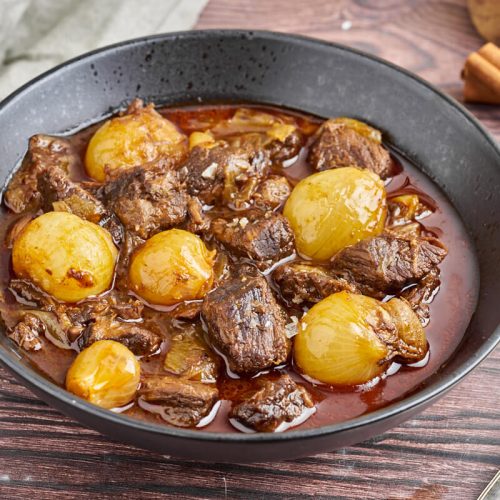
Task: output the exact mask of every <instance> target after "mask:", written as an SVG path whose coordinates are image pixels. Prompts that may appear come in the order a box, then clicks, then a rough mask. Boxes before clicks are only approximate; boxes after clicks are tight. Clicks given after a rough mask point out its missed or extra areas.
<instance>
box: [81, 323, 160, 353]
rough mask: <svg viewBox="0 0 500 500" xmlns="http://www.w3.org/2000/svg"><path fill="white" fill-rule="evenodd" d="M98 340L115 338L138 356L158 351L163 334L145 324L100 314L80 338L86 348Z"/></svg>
mask: <svg viewBox="0 0 500 500" xmlns="http://www.w3.org/2000/svg"><path fill="white" fill-rule="evenodd" d="M98 340H114V341H116V342H120V343H121V344H123V345H124V346H126V347H128V348H129V349H130V350H131V351H132V352H133V353H134V354H135V355H136V356H146V355H150V354H154V353H155V352H157V351H158V349H159V348H160V344H161V340H162V338H161V335H159V334H158V333H156V332H153V331H152V330H150V329H148V328H145V327H144V326H143V325H138V324H134V323H126V322H123V321H117V320H116V319H114V317H113V316H111V315H107V316H99V317H97V318H95V320H94V321H92V322H91V323H90V324H89V326H88V327H87V329H86V330H85V332H84V333H83V335H82V336H81V337H80V338H79V339H78V346H79V347H80V349H84V348H85V347H88V346H90V345H92V344H93V343H94V342H97V341H98Z"/></svg>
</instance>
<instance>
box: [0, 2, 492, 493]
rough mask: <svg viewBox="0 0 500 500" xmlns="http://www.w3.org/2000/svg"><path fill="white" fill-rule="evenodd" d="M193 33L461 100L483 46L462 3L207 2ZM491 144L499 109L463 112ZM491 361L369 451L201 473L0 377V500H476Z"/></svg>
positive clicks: (486, 453) (488, 460) (487, 424)
mask: <svg viewBox="0 0 500 500" xmlns="http://www.w3.org/2000/svg"><path fill="white" fill-rule="evenodd" d="M198 27H200V28H222V27H223V28H229V27H231V28H252V29H259V28H260V29H269V30H278V31H287V32H295V33H301V34H304V35H309V36H313V37H318V38H322V39H325V40H330V41H335V42H340V43H344V44H347V45H351V46H354V47H357V48H360V49H362V50H365V51H367V52H370V53H373V54H376V55H378V56H381V57H384V58H386V59H388V60H390V61H392V62H394V63H396V64H399V65H401V66H404V67H406V68H408V69H410V70H411V71H414V72H415V73H418V74H419V75H421V76H423V77H424V78H426V79H428V80H429V81H430V82H432V83H434V84H436V85H438V86H439V87H441V88H442V89H444V90H445V91H447V92H449V93H450V94H451V95H452V96H454V97H456V98H458V99H460V93H461V82H460V79H459V73H460V69H461V66H462V63H463V61H464V59H465V57H466V55H467V54H468V53H469V52H471V51H473V50H476V49H477V48H478V47H480V46H481V44H482V43H483V42H482V40H481V39H480V38H479V37H478V35H477V34H476V32H475V30H474V28H473V26H472V25H471V23H470V21H469V18H468V16H467V11H466V8H465V0H444V1H437V0H436V1H432V0H423V1H418V0H400V1H398V0H384V1H378V0H357V1H348V0H344V1H341V0H337V1H334V0H305V1H304V0H302V1H296V0H271V1H270V0H241V1H234V0H212V1H210V2H209V4H208V6H207V7H206V9H205V11H204V12H203V14H202V16H201V18H200V20H199V23H198ZM469 109H470V110H471V111H472V112H473V113H474V114H475V115H476V116H477V117H478V118H479V119H480V120H481V121H482V122H483V123H484V124H485V125H486V126H487V127H488V128H489V130H490V131H491V132H492V133H493V134H494V135H495V136H496V138H497V139H499V140H500V107H496V108H494V107H490V106H469ZM499 363H500V350H499V349H497V350H496V352H494V353H493V354H492V355H490V356H489V358H488V359H487V360H486V361H484V362H483V363H482V364H481V366H480V367H479V368H477V369H476V370H475V371H474V372H473V373H472V374H471V375H470V376H469V377H467V378H466V379H465V381H463V382H462V383H461V384H460V385H459V386H458V387H456V388H455V389H454V390H452V391H451V392H450V393H449V394H448V395H447V396H445V397H444V398H443V399H442V400H440V401H439V402H438V403H436V404H435V405H434V406H432V407H431V408H430V409H428V410H426V411H425V412H424V413H422V414H421V415H420V416H419V417H418V418H415V419H413V420H410V421H408V422H406V423H405V424H404V425H401V426H399V427H396V428H394V429H392V430H390V431H389V432H386V433H385V434H383V435H381V436H379V437H377V438H375V439H371V440H370V441H366V442H364V443H361V444H358V445H356V446H352V447H349V448H345V449H341V450H338V451H334V452H331V453H326V454H323V455H318V456H314V457H309V458H305V459H301V460H295V461H290V462H280V463H257V464H253V465H239V464H231V465H221V464H200V463H193V462H187V461H183V460H176V459H175V458H169V457H164V456H161V455H156V454H154V453H150V452H147V451H142V450H138V449H135V448H132V447H130V446H125V445H123V444H120V443H114V442H111V441H110V440H108V439H107V438H105V437H103V436H101V435H99V434H97V433H96V432H94V431H92V430H88V429H85V428H83V427H82V426H81V425H79V424H78V423H76V422H75V421H73V420H70V419H69V418H66V417H64V416H62V415H61V414H60V413H59V412H57V411H55V410H53V409H51V408H49V407H48V406H47V405H45V404H44V403H43V402H41V401H40V400H39V399H37V398H36V397H34V396H33V395H32V394H31V393H30V392H29V391H28V390H27V389H25V388H24V387H23V386H21V385H19V384H18V383H17V382H16V381H14V380H13V378H12V377H11V376H10V375H9V374H8V373H7V372H6V371H5V370H2V369H0V498H2V499H3V498H31V497H36V498H37V499H39V498H87V497H88V496H89V495H92V496H94V497H96V498H97V497H99V498H115V497H117V496H120V497H121V498H130V499H134V500H135V499H137V498H144V497H147V498H158V497H165V496H169V495H171V496H172V497H176V498H200V497H203V498H220V497H227V498H236V497H238V498H302V497H304V496H307V495H315V496H318V497H325V498H339V499H340V498H342V499H344V498H345V499H351V498H363V499H412V500H438V499H443V500H444V499H451V500H465V499H475V498H477V496H478V495H479V493H480V492H481V491H482V489H483V488H484V487H485V486H486V484H487V483H488V482H489V480H490V479H491V478H492V477H493V476H494V474H495V473H496V471H497V470H498V468H499V466H500V419H499V416H500V410H499V408H500V392H499V390H498V387H499V384H500V366H499Z"/></svg>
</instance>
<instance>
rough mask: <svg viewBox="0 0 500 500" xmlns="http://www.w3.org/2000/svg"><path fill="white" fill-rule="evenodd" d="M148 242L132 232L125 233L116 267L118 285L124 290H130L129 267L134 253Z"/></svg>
mask: <svg viewBox="0 0 500 500" xmlns="http://www.w3.org/2000/svg"><path fill="white" fill-rule="evenodd" d="M145 241H146V240H145V239H144V238H141V237H140V236H138V235H137V234H136V233H134V232H132V231H124V236H123V241H122V244H121V248H120V254H119V255H118V264H117V265H116V285H117V286H119V287H122V288H124V289H127V288H128V267H129V263H130V257H131V256H132V253H133V252H134V251H135V250H136V248H139V247H140V246H141V245H142V244H144V242H145Z"/></svg>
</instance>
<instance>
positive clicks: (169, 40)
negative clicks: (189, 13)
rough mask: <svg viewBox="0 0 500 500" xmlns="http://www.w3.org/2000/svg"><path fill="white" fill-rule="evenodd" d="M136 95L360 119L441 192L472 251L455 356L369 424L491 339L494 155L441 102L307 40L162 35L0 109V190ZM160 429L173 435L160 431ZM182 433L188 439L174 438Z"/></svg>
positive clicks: (447, 381) (367, 60)
mask: <svg viewBox="0 0 500 500" xmlns="http://www.w3.org/2000/svg"><path fill="white" fill-rule="evenodd" d="M136 96H139V97H142V98H144V99H146V100H152V101H154V102H156V103H161V104H173V103H182V102H219V101H226V102H227V101H237V102H242V101H252V102H260V103H268V104H275V105H281V106H286V107H288V108H293V109H298V110H302V111H304V112H307V113H312V114H316V115H321V116H329V115H332V116H333V115H341V116H342V115H346V116H352V117H355V118H360V119H363V120H366V121H368V122H370V123H372V124H374V125H376V126H377V127H378V128H380V129H382V130H383V131H384V132H385V133H386V135H387V136H388V138H389V141H390V143H391V144H392V145H394V146H395V147H396V148H397V149H399V150H400V151H403V152H404V153H405V155H406V156H407V157H408V158H409V159H410V160H411V161H413V162H414V163H415V164H417V165H419V166H421V168H422V170H423V171H424V172H425V173H426V174H427V175H428V176H430V177H431V178H432V179H433V180H434V181H435V182H436V183H437V184H438V185H439V186H440V187H441V188H442V189H443V190H444V192H445V193H446V194H447V196H448V197H449V199H450V200H451V202H452V203H453V205H454V206H455V207H456V209H457V210H458V212H459V213H460V214H461V217H462V220H463V222H464V224H465V226H466V228H467V230H468V231H469V234H470V235H471V237H472V238H473V241H474V243H475V246H476V250H477V257H478V262H479V272H480V283H481V284H480V292H479V302H478V308H477V311H476V314H475V315H474V317H473V318H472V321H471V323H470V325H469V328H468V330H467V332H466V334H465V336H464V340H463V342H462V344H461V346H460V348H459V349H458V350H457V352H456V353H455V355H454V356H453V357H452V358H451V359H450V360H449V361H448V362H447V363H446V365H445V366H444V367H443V368H442V369H441V370H440V371H439V372H438V373H436V374H435V375H434V376H432V377H431V378H430V379H429V380H428V381H427V382H426V384H425V386H424V387H423V388H422V389H421V390H420V391H418V392H417V393H416V394H415V395H413V396H411V397H409V398H407V399H405V400H403V401H401V402H398V403H394V404H393V405H391V406H390V407H387V408H384V409H382V410H379V412H380V417H381V418H382V417H383V416H384V414H388V413H390V412H397V411H401V410H402V409H403V408H404V407H405V405H406V406H408V405H416V404H419V403H421V402H422V401H424V400H425V399H428V398H431V397H434V396H435V395H436V394H438V393H439V392H441V391H443V390H445V389H446V388H447V387H449V386H451V385H452V384H453V383H455V382H456V381H457V380H459V379H460V378H461V377H462V376H463V375H464V374H465V373H467V372H468V371H469V370H470V369H472V368H473V366H475V365H476V364H477V363H478V362H479V361H480V359H482V358H483V357H484V356H485V355H486V354H487V353H488V352H489V351H490V350H491V349H492V348H493V347H494V345H495V344H496V343H497V342H498V339H499V337H500V331H499V330H498V329H497V326H498V323H499V321H500V308H498V297H499V296H500V293H499V292H500V266H498V262H499V261H500V219H499V217H498V214H499V212H500V168H499V164H500V152H499V150H498V147H497V146H496V144H495V143H494V141H493V140H492V139H491V138H490V137H489V136H488V135H487V134H486V133H485V131H484V130H483V129H482V128H481V126H480V125H479V124H478V123H477V122H476V121H475V120H474V119H473V118H472V117H471V116H470V115H469V114H468V113H467V112H466V111H465V110H464V109H463V108H461V107H460V106H458V105H457V104H456V103H455V102H454V101H453V100H451V99H449V98H447V97H445V96H443V95H441V94H440V93H439V92H437V91H436V90H435V89H433V88H432V87H431V86H429V85H428V84H426V83H425V82H423V81H421V80H419V79H418V78H416V77H414V76H412V75H410V74H409V73H407V72H405V71H403V70H400V69H398V68H396V67H394V66H392V65H390V64H386V63H384V62H381V61H379V60H377V59H375V58H373V57H370V56H366V55H364V54H362V53H359V52H356V51H353V50H350V49H346V48H344V47H341V46H335V45H332V44H327V43H323V42H319V41H313V40H309V39H305V38H301V37H293V36H289V35H278V34H273V33H265V32H255V33H251V32H234V31H210V32H188V33H180V34H172V35H162V36H158V37H152V38H148V39H142V40H136V41H131V42H126V43H123V44H119V45H117V46H113V47H110V48H107V49H105V50H101V51H97V52H95V53H92V54H90V55H86V56H83V57H81V58H78V59H76V60H74V61H72V62H70V63H69V64H65V65H63V66H62V67H60V68H58V69H56V70H55V71H53V72H50V73H49V74H47V75H45V76H42V77H41V78H39V79H37V80H35V81H33V82H31V83H30V84H28V85H27V86H25V87H23V88H22V89H20V90H19V91H18V92H17V93H15V94H14V95H13V96H11V97H10V98H8V99H7V100H6V101H4V102H3V103H2V104H0V130H2V134H1V135H0V158H1V159H2V163H1V167H0V185H5V184H6V182H7V180H8V178H9V175H10V174H11V172H12V170H13V168H14V166H15V165H16V164H18V162H19V160H20V159H21V158H22V156H23V155H24V153H25V150H26V145H27V139H28V138H29V137H30V136H31V135H33V134H35V133H39V132H43V133H48V134H58V133H64V132H67V131H70V130H75V129H76V128H81V127H83V126H86V125H89V124H90V123H93V122H95V121H97V120H99V119H101V118H102V117H104V116H106V115H107V114H109V113H110V112H111V111H112V110H114V109H116V108H117V107H119V106H121V105H123V104H124V103H125V102H127V101H130V100H131V99H132V98H134V97H136ZM464 300H465V297H464ZM495 329H497V330H496V331H495ZM0 360H2V361H3V362H4V363H6V364H7V365H8V366H9V367H11V369H13V370H14V371H16V373H17V374H18V375H19V376H21V377H22V378H24V379H25V380H26V381H27V382H28V383H30V384H31V385H35V386H36V387H37V388H38V390H39V391H41V392H47V391H49V392H50V393H51V395H52V397H53V398H56V399H64V398H66V399H67V402H69V401H70V398H69V397H68V396H67V395H66V394H65V393H64V391H61V390H59V389H58V388H55V386H52V384H50V383H48V382H46V381H44V380H43V379H40V378H39V377H38V376H36V375H35V374H34V373H32V371H31V369H30V368H29V367H28V366H27V365H26V364H24V363H23V361H22V360H21V359H20V356H19V355H18V354H17V353H15V352H14V351H12V349H11V348H10V347H9V345H8V343H7V341H6V339H5V338H4V337H3V336H0ZM72 404H78V405H79V407H80V408H81V409H84V410H85V411H87V412H93V413H95V414H98V415H100V416H101V417H102V418H105V417H104V416H103V415H104V414H105V412H102V411H100V410H95V409H90V405H87V404H85V403H81V402H76V403H75V402H74V400H73V403H72ZM384 412H385V413H384ZM113 418H121V417H116V416H113ZM362 418H363V417H361V419H362ZM126 420H128V419H126ZM357 420H359V419H357ZM358 424H359V422H358ZM144 425H146V424H144ZM147 426H150V427H151V428H152V427H155V426H152V425H151V424H147ZM156 427H159V426H156ZM331 427H332V431H333V430H335V429H337V430H338V429H340V427H339V426H338V425H337V426H331ZM344 427H345V426H344ZM334 428H335V429H334ZM161 432H164V433H167V434H168V433H171V434H172V433H173V434H175V433H176V432H177V431H173V430H172V429H169V428H166V427H165V429H162V431H161ZM308 432H314V430H313V431H308ZM183 433H186V434H185V435H189V434H190V433H192V432H191V431H182V432H181V431H179V432H177V434H178V435H184V434H183ZM297 433H299V431H297ZM196 434H197V435H198V436H199V435H200V434H202V433H198V432H197V433H196ZM292 434H293V432H292V433H289V435H292ZM254 438H255V437H252V436H247V435H243V436H239V437H238V439H240V440H252V439H254ZM269 439H277V438H276V437H275V436H272V437H269Z"/></svg>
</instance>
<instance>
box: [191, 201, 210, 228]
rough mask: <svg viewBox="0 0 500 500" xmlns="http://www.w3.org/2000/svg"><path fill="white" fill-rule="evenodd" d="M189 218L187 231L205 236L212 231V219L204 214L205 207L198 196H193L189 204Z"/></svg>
mask: <svg viewBox="0 0 500 500" xmlns="http://www.w3.org/2000/svg"><path fill="white" fill-rule="evenodd" d="M187 211H188V218H187V224H186V229H187V230H188V231H190V232H191V233H195V234H203V233H206V232H207V231H208V230H209V229H210V217H207V215H206V214H205V213H204V212H203V205H202V204H201V202H200V200H199V199H198V198H196V196H191V197H190V198H189V200H188V203H187Z"/></svg>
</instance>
